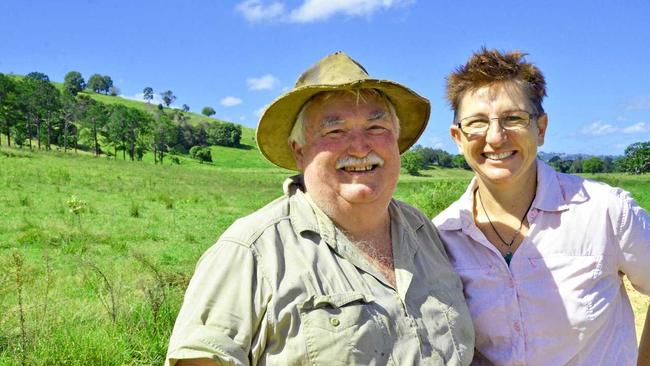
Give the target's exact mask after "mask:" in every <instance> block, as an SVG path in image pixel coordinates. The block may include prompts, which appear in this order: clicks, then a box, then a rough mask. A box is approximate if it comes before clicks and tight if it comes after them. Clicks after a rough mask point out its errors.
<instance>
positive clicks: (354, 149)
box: [348, 131, 371, 157]
mask: <svg viewBox="0 0 650 366" xmlns="http://www.w3.org/2000/svg"><path fill="white" fill-rule="evenodd" d="M364 132H365V131H351V132H350V137H349V138H350V140H349V141H350V145H349V147H348V152H349V153H350V155H352V156H358V157H364V156H366V155H368V153H369V152H370V150H371V147H370V138H369V137H368V136H366V134H365V133H364Z"/></svg>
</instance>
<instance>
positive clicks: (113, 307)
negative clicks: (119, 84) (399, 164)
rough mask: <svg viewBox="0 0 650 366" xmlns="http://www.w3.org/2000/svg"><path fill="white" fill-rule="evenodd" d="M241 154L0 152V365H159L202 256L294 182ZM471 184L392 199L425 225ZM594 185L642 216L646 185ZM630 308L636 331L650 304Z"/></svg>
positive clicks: (437, 183)
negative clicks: (137, 158)
mask: <svg viewBox="0 0 650 366" xmlns="http://www.w3.org/2000/svg"><path fill="white" fill-rule="evenodd" d="M242 142H244V143H245V144H247V145H246V146H245V147H246V149H231V148H222V147H213V148H212V149H213V150H212V155H213V159H214V163H213V164H209V165H208V164H199V163H198V162H196V161H191V160H189V159H185V158H183V157H180V162H181V164H180V165H175V164H167V161H169V159H167V160H166V163H165V165H154V164H153V163H152V162H151V160H149V158H148V157H145V161H143V162H130V161H122V160H110V159H107V158H94V157H91V156H88V155H85V154H81V153H80V154H72V153H68V154H62V153H57V152H52V153H41V152H29V150H26V149H22V150H20V149H10V148H6V147H3V148H0V223H1V224H0V266H1V267H2V268H3V269H4V270H3V271H1V272H0V365H14V364H28V365H160V364H162V363H163V360H164V355H165V352H166V346H167V341H168V337H169V334H170V332H171V328H172V326H173V322H174V319H175V317H176V312H177V311H178V308H179V306H180V303H181V301H182V295H183V292H184V288H185V286H186V284H187V281H188V280H189V278H190V276H191V274H192V272H193V268H194V264H195V263H196V261H197V259H198V258H199V256H200V255H201V254H202V253H203V251H205V250H206V249H207V248H208V247H209V246H211V245H212V244H213V243H214V242H215V241H216V239H217V238H218V236H219V235H220V234H221V232H223V231H224V230H225V228H226V227H228V226H229V225H230V224H231V223H232V222H233V221H234V220H235V219H236V218H238V217H241V216H244V215H246V214H248V213H251V212H253V211H255V210H256V209H258V208H260V207H262V206H263V205H264V204H266V203H267V202H269V201H271V200H273V199H274V198H276V197H277V196H279V195H281V194H282V189H281V184H282V182H283V180H284V179H285V178H286V177H287V176H289V175H291V174H292V173H291V172H289V171H287V170H283V169H279V168H275V167H274V166H272V165H271V164H270V163H268V162H266V161H264V160H263V159H262V157H261V155H259V153H258V151H257V150H256V148H254V147H253V146H254V143H253V141H252V136H250V134H247V135H245V136H244V139H243V141H242ZM470 178H471V173H470V172H467V171H462V170H428V171H425V172H424V173H423V176H421V177H411V176H403V177H402V179H401V181H400V183H399V186H398V192H397V194H396V196H397V197H398V198H399V199H402V200H404V201H407V202H409V203H411V204H414V205H415V206H418V207H419V208H421V209H422V210H423V211H424V212H425V213H426V214H427V215H428V216H433V215H435V214H436V213H437V212H439V211H440V210H442V209H443V208H444V207H446V206H447V205H448V204H449V203H451V202H453V201H454V200H455V199H456V198H457V197H458V196H460V194H462V192H463V191H464V189H465V186H466V184H467V182H468V181H469V179H470ZM596 178H597V179H600V180H604V181H607V182H609V183H613V184H615V185H618V186H621V187H623V188H625V189H628V190H630V191H631V192H632V193H633V195H634V196H635V198H636V199H637V200H638V201H639V202H640V203H641V205H642V206H644V207H645V208H646V209H648V208H650V182H648V179H647V177H632V176H626V175H600V176H597V177H596ZM630 297H631V298H632V301H633V304H634V306H635V311H636V313H637V324H638V326H640V325H641V324H642V321H643V316H644V315H645V314H643V312H644V311H645V309H646V308H647V304H648V298H647V297H644V296H641V295H639V294H637V293H635V292H633V291H632V292H630ZM642 310H643V311H642Z"/></svg>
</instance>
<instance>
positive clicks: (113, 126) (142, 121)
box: [0, 71, 242, 163]
mask: <svg viewBox="0 0 650 366" xmlns="http://www.w3.org/2000/svg"><path fill="white" fill-rule="evenodd" d="M82 92H83V93H82ZM90 92H95V93H103V94H113V95H117V89H116V87H115V86H114V85H113V81H112V80H111V78H110V76H101V75H99V74H95V75H92V76H91V77H90V79H89V80H88V83H86V82H85V80H84V79H83V77H82V75H81V73H79V72H77V71H71V72H69V73H67V74H66V76H65V81H64V84H63V88H62V91H60V90H59V89H58V88H57V87H56V86H55V85H54V84H53V83H52V82H50V80H49V77H48V76H47V75H45V74H43V73H40V72H32V73H29V74H27V75H26V76H25V77H15V76H9V75H4V74H2V73H0V132H1V133H3V134H5V135H6V137H7V138H6V141H7V145H11V143H12V141H13V143H14V144H15V145H17V146H19V147H24V146H27V147H29V148H30V149H32V148H38V149H45V150H51V149H52V146H53V145H56V146H58V147H59V148H61V149H63V150H64V151H66V152H67V151H68V150H72V149H74V150H77V149H84V150H88V151H93V152H94V154H95V155H100V154H106V155H109V156H114V157H116V158H117V156H118V155H119V153H120V152H121V153H122V158H123V159H126V156H127V155H128V157H129V158H130V159H131V160H140V159H142V157H143V155H144V153H145V152H147V151H151V152H152V153H153V154H154V161H155V162H156V163H158V162H160V163H162V161H163V159H164V157H165V155H166V154H168V153H184V154H185V153H188V152H189V150H190V149H191V148H192V147H194V146H202V147H205V146H210V145H221V146H231V147H238V146H240V141H241V134H242V129H241V126H239V125H235V124H233V123H225V122H224V123H222V122H216V121H210V122H208V121H203V122H200V123H199V124H197V125H191V124H190V123H189V122H188V121H189V116H187V115H186V114H185V113H186V112H187V111H189V106H187V105H183V108H182V109H180V110H179V109H174V110H170V111H165V109H164V107H163V106H162V104H160V105H158V108H157V109H155V110H154V111H153V112H152V113H150V112H147V111H143V110H141V109H137V108H131V107H127V106H124V105H120V104H106V103H102V102H99V101H96V100H94V99H93V98H91V97H90V96H89V95H88V93H90ZM143 92H144V98H145V100H147V102H149V101H150V100H151V99H153V89H152V88H150V87H147V88H145V89H144V90H143ZM161 98H162V100H163V102H164V103H165V105H166V106H167V107H169V105H170V104H171V103H173V101H174V100H175V99H176V97H175V96H174V95H173V93H172V92H171V91H169V90H168V91H165V92H163V93H161ZM204 114H205V115H206V116H210V115H213V114H214V109H212V108H211V107H206V108H204ZM0 145H2V139H1V138H0Z"/></svg>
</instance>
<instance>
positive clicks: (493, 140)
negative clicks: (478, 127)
mask: <svg viewBox="0 0 650 366" xmlns="http://www.w3.org/2000/svg"><path fill="white" fill-rule="evenodd" d="M485 133H486V135H485V142H487V143H488V144H490V145H493V146H499V145H501V144H503V143H504V142H505V141H506V140H507V139H508V131H506V130H505V129H504V128H503V127H501V123H499V119H498V118H493V119H490V126H489V128H488V130H487V131H486V132H485Z"/></svg>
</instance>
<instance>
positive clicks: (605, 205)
mask: <svg viewBox="0 0 650 366" xmlns="http://www.w3.org/2000/svg"><path fill="white" fill-rule="evenodd" d="M545 95H546V82H545V79H544V76H543V75H542V73H541V71H540V70H539V69H538V68H537V67H536V66H535V65H533V64H532V63H530V62H527V61H526V60H525V58H524V54H523V53H521V52H500V51H497V50H487V49H482V50H480V51H478V52H476V53H474V54H473V55H472V56H471V57H470V58H469V60H468V61H467V63H466V64H465V65H462V66H460V67H458V68H457V69H456V70H455V71H454V72H453V73H451V74H450V76H449V78H448V79H447V96H448V99H449V101H450V103H451V105H452V108H453V110H454V122H453V124H452V125H451V126H450V133H451V136H452V138H453V140H454V141H455V142H456V144H457V145H458V148H459V150H460V151H461V152H462V154H463V155H464V156H465V159H466V160H467V163H468V164H469V166H470V167H471V168H472V170H473V171H474V173H475V178H474V179H473V180H472V182H471V183H470V185H469V187H468V188H467V191H466V192H465V194H464V195H463V196H462V197H461V198H460V199H459V200H458V201H456V202H454V203H453V204H452V205H451V206H450V207H449V208H447V209H446V210H445V211H443V212H442V213H440V214H439V215H438V216H437V217H436V218H435V219H434V222H435V224H436V226H437V227H438V229H439V230H440V236H441V238H442V240H443V241H444V243H445V246H446V248H447V252H448V253H449V258H450V259H451V262H452V264H453V266H454V267H455V268H456V269H457V270H458V273H459V274H460V276H461V279H462V281H463V285H464V292H465V295H466V298H467V304H468V306H469V309H470V312H471V314H472V319H473V321H474V327H475V330H476V350H477V352H476V355H477V357H476V359H475V361H474V363H475V364H490V365H491V364H495V365H574V366H578V365H584V366H592V365H630V366H634V365H637V342H636V338H635V327H634V313H633V311H632V307H631V306H630V301H629V299H628V297H627V294H626V292H625V287H624V286H623V282H622V276H623V275H625V276H627V277H628V279H629V280H630V283H631V284H632V285H633V286H634V287H635V288H636V289H637V290H639V291H641V292H642V293H645V294H650V217H649V216H648V214H647V212H646V211H645V210H643V209H642V208H641V207H639V206H638V204H637V203H636V202H635V201H634V200H633V199H632V197H631V196H630V195H629V193H627V192H625V191H623V190H621V189H619V188H613V187H610V186H608V185H606V184H603V183H598V182H592V181H589V180H586V179H583V178H581V177H578V176H573V175H569V174H561V173H558V172H556V171H555V170H553V168H551V167H550V166H548V165H547V164H546V163H544V162H543V161H541V160H539V159H537V147H538V146H541V145H542V144H543V143H544V139H545V137H546V131H547V128H548V125H549V117H548V116H547V114H546V113H545V111H544V108H543V106H542V100H543V98H544V96H545ZM648 324H649V323H648V322H646V328H645V334H646V335H645V336H644V337H642V341H641V344H640V347H639V351H640V352H638V354H639V355H640V356H639V361H638V365H639V366H640V365H648V364H649V358H650V357H649V356H648V355H649V353H650V338H649V336H648V332H649V331H648V329H649V327H648ZM643 360H645V361H643ZM481 361H484V363H483V362H481Z"/></svg>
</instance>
